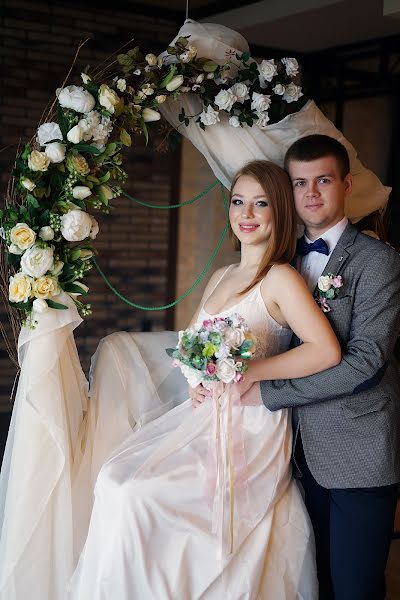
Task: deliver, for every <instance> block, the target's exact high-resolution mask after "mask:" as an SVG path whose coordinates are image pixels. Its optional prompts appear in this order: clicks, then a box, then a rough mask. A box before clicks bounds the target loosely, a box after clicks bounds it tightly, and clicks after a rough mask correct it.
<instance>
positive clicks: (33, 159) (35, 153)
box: [28, 150, 50, 171]
mask: <svg viewBox="0 0 400 600" xmlns="http://www.w3.org/2000/svg"><path fill="white" fill-rule="evenodd" d="M49 164H50V159H49V157H48V156H46V154H45V153H44V152H39V150H32V152H31V153H30V155H29V156H28V167H29V168H30V170H31V171H47V169H48V168H49Z"/></svg>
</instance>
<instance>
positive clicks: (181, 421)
mask: <svg viewBox="0 0 400 600" xmlns="http://www.w3.org/2000/svg"><path fill="white" fill-rule="evenodd" d="M238 410H240V411H241V412H242V414H241V419H242V433H243V440H244V449H245V455H246V462H247V477H248V479H247V481H248V491H249V505H248V507H249V514H247V515H246V516H245V518H238V517H236V518H235V519H234V520H233V536H234V537H233V540H234V542H233V550H232V552H230V551H228V552H226V551H225V549H226V547H227V544H226V538H227V536H228V537H229V514H230V513H229V506H228V505H227V503H225V502H224V500H223V502H222V505H223V510H222V512H221V513H220V514H219V523H218V527H217V530H215V528H214V529H213V527H212V521H213V510H211V509H210V505H209V503H208V502H207V499H206V494H205V482H206V479H207V471H208V469H209V463H208V450H209V442H210V432H211V431H212V426H213V409H212V403H211V402H210V401H208V402H205V403H204V404H203V405H202V406H201V407H200V408H198V409H195V410H194V409H193V408H192V406H191V401H190V400H188V401H186V402H184V403H183V404H181V405H180V406H177V407H176V408H174V409H172V410H171V411H169V412H168V413H166V414H164V415H162V416H160V417H159V418H157V419H155V420H154V421H152V422H150V423H148V424H147V425H145V426H143V427H142V428H141V429H140V430H138V431H137V432H135V433H134V434H132V435H131V436H130V437H129V438H128V439H127V440H126V441H125V442H124V444H123V445H122V446H120V448H119V449H118V451H116V452H115V453H114V455H113V456H112V457H111V458H110V459H109V460H108V461H107V462H106V463H105V464H104V465H103V467H102V469H101V471H100V474H99V477H98V480H97V483H96V487H95V503H94V508H93V513H92V517H91V521H90V527H89V534H88V538H87V541H86V545H85V548H84V550H83V552H82V555H81V558H80V561H79V564H78V567H77V569H76V571H75V574H74V576H73V578H72V580H71V582H70V586H69V591H68V598H69V599H70V600H88V599H89V598H90V600H111V599H112V600H135V599H138V600H139V599H140V600H147V599H148V600H200V599H202V600H203V599H206V600H217V599H218V600H220V599H221V598H223V597H226V598H229V599H231V600H244V599H246V600H250V599H251V600H256V599H257V600H258V599H265V600H314V599H316V598H317V580H316V570H315V556H314V541H313V535H312V531H311V526H310V522H309V518H308V515H307V513H306V510H305V507H304V504H303V501H302V497H301V494H300V492H299V489H298V487H297V484H296V482H295V481H294V480H293V479H292V477H291V472H290V450H291V443H292V439H291V426H290V419H289V415H288V412H287V411H286V410H282V411H277V412H274V413H272V412H270V411H268V410H267V409H266V408H265V407H264V406H260V405H259V406H243V407H240V408H239V409H238ZM225 483H226V482H224V483H220V487H221V486H222V487H224V486H225Z"/></svg>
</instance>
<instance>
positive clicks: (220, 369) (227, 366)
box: [217, 358, 236, 383]
mask: <svg viewBox="0 0 400 600" xmlns="http://www.w3.org/2000/svg"><path fill="white" fill-rule="evenodd" d="M235 375H236V369H235V361H234V360H233V359H232V358H219V359H218V360H217V376H218V378H219V379H220V380H221V381H223V382H224V383H230V382H231V381H233V380H234V379H235Z"/></svg>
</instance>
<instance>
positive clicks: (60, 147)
mask: <svg viewBox="0 0 400 600" xmlns="http://www.w3.org/2000/svg"><path fill="white" fill-rule="evenodd" d="M45 154H46V156H47V158H48V159H49V160H50V162H51V163H60V162H62V161H63V160H64V158H65V146H64V144H60V142H52V143H51V144H48V145H47V146H46V150H45Z"/></svg>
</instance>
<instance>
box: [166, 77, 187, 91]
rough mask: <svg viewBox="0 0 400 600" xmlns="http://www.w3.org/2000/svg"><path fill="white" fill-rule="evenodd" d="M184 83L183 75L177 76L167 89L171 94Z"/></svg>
mask: <svg viewBox="0 0 400 600" xmlns="http://www.w3.org/2000/svg"><path fill="white" fill-rule="evenodd" d="M182 83H183V75H175V77H173V78H172V79H171V81H170V82H169V83H167V85H166V86H165V87H166V89H167V90H168V91H169V92H173V91H174V90H176V89H178V87H180V86H181V85H182Z"/></svg>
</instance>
